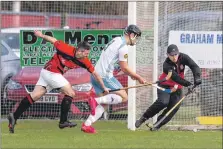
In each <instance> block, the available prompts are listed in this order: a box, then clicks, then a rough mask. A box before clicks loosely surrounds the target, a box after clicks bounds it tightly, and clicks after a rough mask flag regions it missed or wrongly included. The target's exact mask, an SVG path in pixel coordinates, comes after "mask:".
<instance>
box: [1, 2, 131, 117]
mask: <svg viewBox="0 0 223 149" xmlns="http://www.w3.org/2000/svg"><path fill="white" fill-rule="evenodd" d="M0 3H1V11H0V19H1V21H0V22H1V24H0V29H1V39H2V40H4V41H3V42H4V43H3V42H1V52H2V53H1V60H2V61H1V68H3V69H1V76H2V79H1V82H2V84H1V109H2V110H1V112H2V117H5V116H6V114H7V113H9V112H11V111H14V110H15V108H16V107H17V106H18V104H19V102H20V101H21V100H22V98H23V97H24V96H25V95H26V94H27V92H28V91H29V92H31V91H32V90H33V89H34V85H35V83H36V81H37V79H38V73H39V71H40V69H38V67H36V68H34V67H29V68H26V69H24V68H23V69H22V70H23V75H24V76H21V74H20V75H19V73H18V72H19V71H20V70H21V67H19V66H17V65H18V64H19V59H18V58H17V61H11V63H9V62H6V61H7V60H6V59H7V58H9V59H10V58H11V57H10V56H9V55H7V51H13V52H15V54H16V55H17V56H20V52H19V30H20V29H22V30H25V29H27V28H21V27H30V28H28V29H29V30H35V29H37V30H39V29H41V30H50V29H61V28H63V27H65V29H68V28H69V29H123V28H125V26H126V25H127V22H128V20H127V11H128V9H127V7H128V2H84V1H83V2H75V1H74V2H72V1H55V2H53V1H49V2H44V1H41V2H34V1H33V2H28V1H24V2H16V1H15V2H6V1H5V2H2V1H1V2H0ZM10 32H11V33H10ZM7 45H8V46H7ZM15 64H16V65H15ZM69 73H72V74H69ZM78 73H81V72H77V73H73V71H72V72H68V75H70V76H72V75H73V76H75V75H79V74H78ZM13 75H16V76H17V79H15V78H13V79H12V80H13V81H11V82H10V85H11V86H10V89H9V88H8V89H7V88H5V87H6V84H7V83H8V81H9V79H10V78H11V77H12V76H13ZM27 75H28V76H27ZM81 75H83V74H81ZM88 75H89V74H88ZM29 76H35V77H33V78H32V79H30V77H29ZM79 79H80V80H81V78H79ZM82 79H83V81H82V82H81V81H80V82H79V83H78V84H84V83H89V81H90V80H89V77H86V79H87V82H86V79H85V78H82ZM119 80H120V81H121V82H122V83H123V84H127V82H126V81H127V78H126V77H125V76H123V77H119ZM69 81H71V80H69ZM77 81H79V80H77ZM13 83H14V84H13ZM16 83H17V84H16ZM13 85H14V86H13ZM76 85H77V84H76ZM20 87H21V88H20ZM82 87H83V86H82ZM13 88H14V89H13ZM16 88H17V89H16ZM18 88H19V89H18ZM75 88H76V89H80V88H81V86H76V87H75ZM53 92H54V93H55V94H54V95H56V96H58V97H59V102H56V103H47V102H46V101H45V102H44V103H43V102H41V103H40V102H38V103H35V104H34V105H32V107H30V108H29V110H28V111H27V112H25V113H24V115H23V117H22V118H24V117H25V118H27V117H28V116H29V118H43V117H47V118H58V116H59V111H60V103H61V99H62V98H61V97H62V96H59V93H58V91H57V90H54V91H53ZM76 92H77V98H76V99H75V100H74V101H73V104H72V106H71V112H70V116H72V117H75V118H82V117H83V118H86V117H87V116H88V114H89V111H90V109H89V105H88V103H87V99H88V98H89V93H87V92H78V91H76ZM45 100H48V101H49V100H52V99H49V98H48V99H45ZM126 109H127V103H124V104H119V105H115V106H110V107H109V108H108V114H109V118H111V119H114V118H115V119H117V120H118V119H126V117H127V112H126ZM116 113H118V114H116Z"/></svg>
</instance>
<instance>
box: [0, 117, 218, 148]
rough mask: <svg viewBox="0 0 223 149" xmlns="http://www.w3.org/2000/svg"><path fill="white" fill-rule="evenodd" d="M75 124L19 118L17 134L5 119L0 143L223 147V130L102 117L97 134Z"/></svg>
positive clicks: (15, 145) (25, 145)
mask: <svg viewBox="0 0 223 149" xmlns="http://www.w3.org/2000/svg"><path fill="white" fill-rule="evenodd" d="M80 126H81V121H79V122H78V126H77V127H76V128H66V129H63V130H60V129H59V128H58V122H57V121H55V120H50V121H43V120H35V121H28V120H26V121H18V125H17V126H16V129H15V134H9V133H8V127H7V122H2V127H1V140H2V141H1V147H2V148H3V149H4V148H29V149H30V148H115V149H117V148H162V149H164V148H171V149H174V148H178V149H179V148H191V149H192V148H193V149H194V148H202V149H203V148H207V149H213V148H222V132H221V131H199V132H197V133H194V132H192V131H166V130H165V131H164V130H161V131H158V132H150V131H147V130H137V131H130V130H128V129H127V125H126V123H125V122H121V121H99V122H97V123H95V124H94V126H95V128H96V129H97V131H98V133H97V134H85V133H83V132H81V131H80Z"/></svg>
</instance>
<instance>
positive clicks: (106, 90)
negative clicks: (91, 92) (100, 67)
mask: <svg viewBox="0 0 223 149" xmlns="http://www.w3.org/2000/svg"><path fill="white" fill-rule="evenodd" d="M92 75H93V76H94V78H95V79H96V80H97V81H98V82H99V83H100V85H101V87H102V88H103V90H104V93H105V94H108V93H109V90H108V89H107V88H106V87H105V85H104V82H103V80H102V79H101V77H100V76H99V74H98V73H97V72H96V71H94V72H92Z"/></svg>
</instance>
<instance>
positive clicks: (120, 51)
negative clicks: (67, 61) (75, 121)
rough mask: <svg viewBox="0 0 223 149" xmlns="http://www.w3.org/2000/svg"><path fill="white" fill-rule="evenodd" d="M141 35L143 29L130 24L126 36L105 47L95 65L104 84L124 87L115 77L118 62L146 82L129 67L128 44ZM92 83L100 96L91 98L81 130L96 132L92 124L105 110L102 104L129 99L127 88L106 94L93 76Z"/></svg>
mask: <svg viewBox="0 0 223 149" xmlns="http://www.w3.org/2000/svg"><path fill="white" fill-rule="evenodd" d="M140 36H141V31H140V29H139V28H138V27H137V26H136V25H129V26H128V27H126V28H125V32H124V36H122V37H116V38H114V39H113V40H111V41H110V42H109V43H108V44H107V45H106V46H105V48H104V49H103V51H102V53H101V56H100V58H99V60H98V62H97V64H96V66H95V70H96V72H97V73H98V74H99V75H100V76H101V77H102V79H103V81H104V85H105V86H106V87H107V88H109V89H111V90H113V89H119V88H122V85H121V84H120V82H119V81H118V80H117V79H116V78H115V77H113V71H114V66H115V64H116V63H117V62H118V63H119V65H120V68H121V70H122V71H123V72H124V73H125V74H127V75H129V76H130V77H131V78H132V79H134V80H138V81H139V83H142V84H143V83H145V80H144V79H143V78H142V77H141V76H140V75H138V74H136V73H135V72H134V71H132V70H131V68H129V66H128V63H127V59H128V45H130V46H134V45H135V44H136V41H137V40H138V38H139V37H140ZM91 83H92V85H93V87H94V89H95V92H96V94H97V96H98V98H95V99H94V98H92V99H91V100H90V106H91V110H92V111H91V115H90V116H89V117H88V119H87V120H86V121H85V123H83V124H82V127H81V130H82V131H84V132H86V133H96V130H95V129H94V128H93V127H92V126H91V125H92V123H94V122H95V121H97V120H98V119H99V118H100V117H101V115H102V114H103V112H104V111H105V110H104V108H103V106H101V104H118V103H121V102H125V101H127V98H128V95H127V93H126V91H125V90H119V91H116V92H113V93H110V94H107V95H104V94H103V93H104V90H103V89H102V88H101V86H100V84H98V82H97V81H96V80H95V79H94V77H91Z"/></svg>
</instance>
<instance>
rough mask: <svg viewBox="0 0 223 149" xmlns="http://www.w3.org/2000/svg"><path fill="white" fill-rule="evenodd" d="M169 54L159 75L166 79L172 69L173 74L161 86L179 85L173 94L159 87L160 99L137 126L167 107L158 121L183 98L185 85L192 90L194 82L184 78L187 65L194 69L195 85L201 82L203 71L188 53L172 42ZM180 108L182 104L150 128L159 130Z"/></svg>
mask: <svg viewBox="0 0 223 149" xmlns="http://www.w3.org/2000/svg"><path fill="white" fill-rule="evenodd" d="M167 56H168V57H167V58H166V60H165V61H164V63H163V73H162V74H161V76H160V77H159V80H162V79H164V78H165V77H166V76H167V74H168V71H170V70H172V76H171V78H170V79H169V80H167V81H165V82H162V83H159V86H160V87H164V88H169V89H171V88H173V87H174V85H178V88H177V90H176V91H175V92H173V93H171V94H169V93H166V92H163V91H161V90H159V89H158V90H157V95H158V99H157V100H156V101H155V102H154V103H153V104H152V105H151V106H150V107H149V108H148V109H147V110H146V111H145V113H144V114H143V115H142V117H141V118H140V119H139V120H137V121H136V122H135V127H136V128H139V127H140V126H141V125H142V124H143V123H144V122H145V121H146V120H148V119H149V118H152V117H153V116H154V115H156V114H158V113H159V112H160V111H161V110H163V109H165V110H164V111H163V112H162V114H161V115H159V116H158V118H157V122H158V121H159V120H160V119H162V117H163V116H164V115H165V114H166V113H167V112H168V111H169V110H170V109H171V108H172V107H173V106H174V105H175V104H176V103H177V102H178V101H179V100H180V99H181V98H182V87H183V86H185V87H188V89H189V90H192V86H193V85H192V83H190V82H189V81H187V80H185V79H184V70H185V65H187V66H188V67H189V68H190V69H191V70H192V73H193V77H194V85H195V86H197V85H200V84H201V71H200V68H199V66H198V65H197V64H196V63H195V62H194V61H193V60H192V59H191V58H190V57H189V56H188V55H186V54H184V53H180V52H179V50H178V47H177V46H176V45H174V44H171V45H169V46H168V48H167ZM179 108H180V105H178V106H177V107H176V108H175V109H174V110H173V111H172V112H171V113H170V114H169V115H168V116H167V117H166V119H164V120H163V121H162V122H161V123H160V124H159V125H158V126H157V127H153V128H151V129H150V130H151V131H155V130H158V129H159V128H160V127H162V126H163V125H165V124H166V123H168V122H169V121H170V120H171V118H172V117H173V116H174V115H175V114H176V112H177V111H178V110H179Z"/></svg>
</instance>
